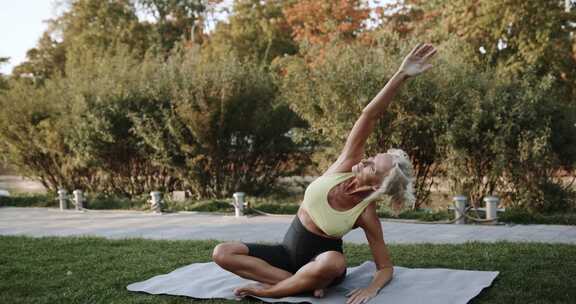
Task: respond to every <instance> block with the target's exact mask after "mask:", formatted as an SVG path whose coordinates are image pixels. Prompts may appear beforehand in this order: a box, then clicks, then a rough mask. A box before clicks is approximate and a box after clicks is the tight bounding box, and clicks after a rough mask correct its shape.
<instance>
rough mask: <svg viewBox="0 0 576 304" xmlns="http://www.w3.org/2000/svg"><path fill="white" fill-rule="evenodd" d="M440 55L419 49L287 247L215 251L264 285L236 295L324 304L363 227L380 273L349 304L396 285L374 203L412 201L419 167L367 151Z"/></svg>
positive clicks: (383, 94)
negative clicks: (349, 238)
mask: <svg viewBox="0 0 576 304" xmlns="http://www.w3.org/2000/svg"><path fill="white" fill-rule="evenodd" d="M435 53H436V49H435V48H434V47H433V46H432V45H430V44H422V43H421V44H419V45H417V46H416V47H415V48H414V49H413V50H412V51H411V52H410V54H408V55H407V56H406V58H405V59H404V61H403V62H402V64H401V66H400V68H399V69H398V71H397V72H396V73H395V74H394V76H393V77H392V78H391V79H390V80H389V81H388V83H387V84H386V86H385V87H384V88H383V89H382V91H380V92H379V93H378V95H376V97H375V98H374V99H373V100H372V101H371V102H370V103H369V104H368V105H367V106H366V107H365V108H364V110H363V111H362V114H361V115H360V118H358V120H357V121H356V123H355V124H354V127H353V128H352V131H351V132H350V134H349V136H348V138H347V140H346V144H345V146H344V149H343V150H342V153H341V154H340V156H339V157H338V159H337V160H336V162H334V164H332V166H330V168H328V170H326V172H324V174H323V175H322V176H320V177H319V178H318V179H316V180H315V181H314V182H312V183H311V184H310V185H309V186H308V188H307V189H306V192H305V194H304V200H303V202H302V204H301V206H300V208H299V210H298V213H297V216H295V217H294V220H293V222H292V224H291V226H290V228H289V229H288V231H287V233H286V235H285V236H284V241H283V242H282V244H278V245H261V244H255V243H238V242H227V243H222V244H219V245H218V246H216V248H214V252H213V255H212V257H213V260H214V262H216V263H217V264H218V265H220V266H221V267H222V268H224V269H226V270H228V271H230V272H233V273H235V274H237V275H239V276H241V277H243V278H247V279H250V280H254V281H258V282H260V283H261V284H257V285H249V286H244V287H241V288H237V289H235V290H234V293H235V294H236V295H238V296H246V295H255V296H262V297H284V296H289V295H295V294H298V293H301V292H305V291H313V292H314V295H315V296H317V297H322V296H323V293H324V288H326V287H329V286H332V285H335V284H338V283H340V282H341V281H342V280H343V279H344V277H345V276H346V259H345V257H344V255H343V252H342V237H343V236H344V235H345V234H346V233H347V232H349V231H350V230H352V229H354V228H357V227H360V228H362V229H363V230H364V232H365V234H366V238H367V240H368V243H369V245H370V249H371V251H372V254H373V257H374V262H375V264H376V266H377V271H376V273H375V274H374V277H373V280H372V282H371V283H370V285H369V286H367V287H365V288H359V289H356V290H353V291H351V292H350V293H349V294H348V296H349V299H348V301H347V304H360V303H364V302H366V301H368V300H369V299H370V298H372V297H374V296H375V295H376V294H377V293H378V291H379V290H380V289H381V288H382V287H383V286H385V285H386V284H387V283H388V282H389V281H390V280H391V279H392V274H393V267H392V262H391V261H390V256H389V254H388V250H387V248H386V245H385V243H384V238H383V234H382V227H381V224H380V220H379V218H378V215H377V213H376V206H375V203H374V198H376V197H377V196H379V195H381V194H388V195H390V196H391V204H392V206H393V207H394V208H395V209H398V208H399V207H400V206H401V205H402V204H403V203H404V202H413V201H414V196H413V194H412V191H413V190H412V183H411V179H412V166H411V164H410V161H409V160H408V157H407V155H406V153H404V152H403V151H401V150H395V149H391V150H388V152H387V153H379V154H377V155H375V156H373V157H369V158H366V159H363V154H364V144H365V143H366V139H367V138H368V136H369V135H370V133H371V132H372V130H373V129H374V126H375V124H376V121H377V120H378V118H379V117H380V116H381V115H382V113H383V112H384V110H385V109H386V107H387V106H388V104H389V103H390V102H391V100H392V98H393V96H394V95H395V94H396V92H397V90H398V88H399V87H400V85H401V84H402V83H403V82H404V81H405V80H406V79H408V78H409V77H412V76H415V75H418V74H420V73H423V72H424V71H426V70H428V69H429V68H431V67H432V65H431V64H429V63H428V60H429V59H430V58H431V57H432V55H434V54H435Z"/></svg>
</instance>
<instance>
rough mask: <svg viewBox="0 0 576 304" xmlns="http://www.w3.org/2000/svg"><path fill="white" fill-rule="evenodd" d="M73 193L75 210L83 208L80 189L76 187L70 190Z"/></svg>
mask: <svg viewBox="0 0 576 304" xmlns="http://www.w3.org/2000/svg"><path fill="white" fill-rule="evenodd" d="M72 193H73V194H74V205H76V210H78V211H80V210H82V209H84V202H85V200H84V195H82V191H81V190H79V189H76V190H74V191H73V192H72Z"/></svg>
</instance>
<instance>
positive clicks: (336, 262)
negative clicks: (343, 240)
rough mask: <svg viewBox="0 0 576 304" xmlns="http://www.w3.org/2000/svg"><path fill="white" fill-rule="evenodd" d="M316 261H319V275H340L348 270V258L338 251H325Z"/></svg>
mask: <svg viewBox="0 0 576 304" xmlns="http://www.w3.org/2000/svg"><path fill="white" fill-rule="evenodd" d="M314 261H315V262H318V267H317V271H318V274H319V275H324V276H330V277H338V276H340V275H341V274H342V273H343V272H344V271H346V258H345V257H344V255H343V254H342V253H340V252H338V251H327V252H323V253H321V254H319V255H318V256H317V257H316V258H315V259H314Z"/></svg>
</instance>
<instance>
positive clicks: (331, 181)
mask: <svg viewBox="0 0 576 304" xmlns="http://www.w3.org/2000/svg"><path fill="white" fill-rule="evenodd" d="M352 176H354V173H352V172H344V173H332V174H328V175H323V176H320V177H319V178H317V179H316V180H314V181H313V182H312V183H310V185H308V187H307V188H306V192H304V201H303V202H302V207H303V208H304V210H306V211H307V212H308V214H309V215H310V217H311V218H312V221H313V222H314V223H315V224H316V226H318V228H320V229H321V230H322V231H324V233H326V234H327V235H329V236H333V237H342V236H344V235H345V234H346V233H348V232H349V231H350V230H352V227H353V226H354V223H355V222H356V219H357V218H358V216H360V214H362V212H363V211H364V209H365V208H366V207H367V206H368V205H369V204H370V201H369V200H366V199H364V200H362V201H361V202H360V203H358V205H356V206H354V207H353V208H351V209H349V210H346V211H338V210H335V209H333V208H332V207H330V204H328V192H329V191H330V189H332V188H333V187H334V186H336V185H337V184H339V183H341V182H343V181H345V180H347V179H349V178H351V177H352Z"/></svg>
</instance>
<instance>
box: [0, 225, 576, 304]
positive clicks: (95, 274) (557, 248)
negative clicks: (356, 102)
mask: <svg viewBox="0 0 576 304" xmlns="http://www.w3.org/2000/svg"><path fill="white" fill-rule="evenodd" d="M216 244H217V242H216V241H155V240H142V239H130V240H107V239H103V238H55V237H49V238H29V237H16V236H0V303H190V302H192V299H190V298H185V297H176V296H164V295H161V296H156V295H147V294H140V293H133V292H128V291H127V290H126V286H127V285H128V284H130V283H133V282H137V281H143V280H146V279H148V278H150V277H152V276H155V275H158V274H164V273H167V272H170V271H172V270H174V269H176V268H178V267H181V266H184V265H188V264H191V263H195V262H206V261H210V255H211V252H212V248H213V247H214V246H215V245H216ZM389 247H390V251H391V254H392V257H393V260H394V262H395V264H396V265H399V266H406V267H424V268H425V267H443V268H457V269H470V270H491V271H493V270H497V271H500V275H499V276H498V277H497V278H496V280H495V282H494V284H493V286H492V287H490V288H489V289H488V290H485V291H484V292H482V293H481V294H480V295H479V296H478V297H477V298H475V299H474V300H473V301H472V302H471V303H574V299H576V289H575V288H574V287H575V286H576V259H575V257H576V246H573V245H552V244H527V243H505V242H503V243H496V244H486V243H468V244H464V245H391V246H389ZM344 249H345V253H346V256H347V258H348V263H349V265H350V266H356V265H359V264H360V263H362V262H363V261H365V260H368V259H371V254H370V250H369V248H368V246H366V245H353V244H345V248H344ZM195 302H196V303H238V302H237V301H226V300H215V301H195ZM256 302H258V301H255V300H243V301H240V303H256Z"/></svg>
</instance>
